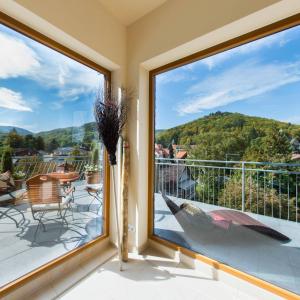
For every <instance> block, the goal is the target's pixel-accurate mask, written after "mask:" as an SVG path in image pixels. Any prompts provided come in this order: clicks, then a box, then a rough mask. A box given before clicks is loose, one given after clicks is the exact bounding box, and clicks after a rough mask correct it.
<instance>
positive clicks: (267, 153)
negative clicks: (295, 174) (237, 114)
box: [243, 128, 292, 162]
mask: <svg viewBox="0 0 300 300" xmlns="http://www.w3.org/2000/svg"><path fill="white" fill-rule="evenodd" d="M291 155H292V147H291V144H290V141H289V139H288V137H287V135H286V134H285V132H284V131H283V130H278V129H276V128H272V129H270V130H269V131H268V133H267V135H266V136H264V137H260V138H257V139H255V140H253V141H252V142H251V145H250V147H248V148H247V150H246V153H245V155H244V157H243V160H250V161H266V162H289V161H290V160H291Z"/></svg>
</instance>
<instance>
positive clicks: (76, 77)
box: [31, 42, 104, 102]
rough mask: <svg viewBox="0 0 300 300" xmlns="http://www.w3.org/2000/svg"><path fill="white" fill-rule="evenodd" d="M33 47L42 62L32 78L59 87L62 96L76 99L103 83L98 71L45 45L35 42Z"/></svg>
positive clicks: (49, 85)
mask: <svg viewBox="0 0 300 300" xmlns="http://www.w3.org/2000/svg"><path fill="white" fill-rule="evenodd" d="M31 47H33V48H34V51H35V52H36V53H37V54H38V56H39V58H40V59H39V60H40V64H41V66H40V68H39V70H38V72H35V73H34V74H32V75H31V78H32V79H34V80H36V81H37V82H39V83H40V84H41V85H44V86H46V87H49V88H57V89H58V90H59V91H58V96H59V97H60V98H62V99H65V98H68V97H70V98H72V99H74V97H75V96H79V95H83V94H86V93H90V92H92V91H95V90H96V89H97V88H98V87H99V86H101V85H102V83H103V81H104V77H103V75H101V74H98V73H97V72H96V71H94V70H91V69H90V68H88V67H86V66H84V65H82V64H80V63H78V62H76V61H74V60H72V59H70V58H68V57H66V56H64V55H62V54H60V53H58V52H56V51H53V50H51V49H49V48H47V47H45V46H41V45H38V44H36V43H34V42H33V43H32V44H31ZM65 102H66V101H65Z"/></svg>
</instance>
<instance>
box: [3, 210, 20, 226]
mask: <svg viewBox="0 0 300 300" xmlns="http://www.w3.org/2000/svg"><path fill="white" fill-rule="evenodd" d="M10 210H11V208H9V209H8V210H6V211H5V212H4V213H3V212H0V213H1V215H0V219H1V218H2V217H3V216H4V217H7V218H9V219H11V220H12V221H14V222H15V224H16V227H17V228H19V224H18V222H17V221H16V220H15V219H14V218H13V217H11V216H10V215H9V214H7V213H8V212H9V211H10Z"/></svg>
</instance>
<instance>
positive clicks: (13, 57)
mask: <svg viewBox="0 0 300 300" xmlns="http://www.w3.org/2000/svg"><path fill="white" fill-rule="evenodd" d="M0 45H1V46H0V126H1V125H2V126H16V127H21V128H24V129H27V130H29V131H32V132H34V133H36V132H40V131H47V130H51V129H55V128H64V127H69V126H80V125H82V124H84V123H87V122H91V121H93V103H94V101H95V95H96V93H97V91H98V89H99V88H103V82H104V77H103V75H102V74H99V73H98V72H96V71H95V70H93V69H91V68H88V67H86V66H84V65H82V64H80V63H78V62H76V61H74V60H72V59H70V58H68V57H66V56H64V55H62V54H60V53H58V52H56V51H54V50H52V49H50V48H48V47H46V46H44V45H42V44H40V43H38V42H35V41H33V40H32V39H29V38H27V37H25V36H23V35H22V34H19V33H17V32H16V31H14V30H11V29H9V28H8V27H5V26H3V25H0Z"/></svg>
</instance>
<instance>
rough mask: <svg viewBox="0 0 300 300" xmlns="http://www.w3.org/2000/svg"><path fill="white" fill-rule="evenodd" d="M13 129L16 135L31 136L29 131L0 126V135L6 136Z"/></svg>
mask: <svg viewBox="0 0 300 300" xmlns="http://www.w3.org/2000/svg"><path fill="white" fill-rule="evenodd" d="M13 129H16V131H17V133H18V134H20V135H26V134H32V132H30V131H29V130H26V129H24V128H19V127H14V126H0V134H7V133H9V132H10V131H12V130H13Z"/></svg>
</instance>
